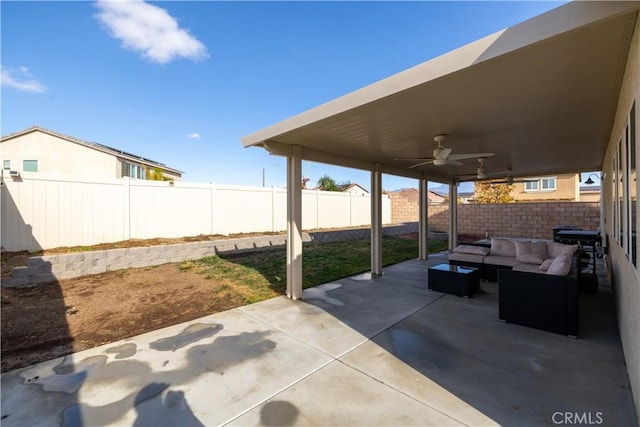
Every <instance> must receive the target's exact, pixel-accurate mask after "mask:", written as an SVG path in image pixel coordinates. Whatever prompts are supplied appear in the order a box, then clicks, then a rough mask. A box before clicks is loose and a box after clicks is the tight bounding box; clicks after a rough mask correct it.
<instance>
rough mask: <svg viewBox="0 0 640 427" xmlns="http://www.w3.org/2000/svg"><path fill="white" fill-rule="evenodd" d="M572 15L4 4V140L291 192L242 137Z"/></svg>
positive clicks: (361, 179)
mask: <svg viewBox="0 0 640 427" xmlns="http://www.w3.org/2000/svg"><path fill="white" fill-rule="evenodd" d="M562 3H563V2H541V1H540V2H479V1H478V2H337V1H335V2H207V1H197V2H170V1H163V2H146V3H145V2H142V1H135V2H128V3H123V2H84V1H76V2H7V1H3V2H2V3H1V4H0V8H1V10H0V12H1V32H2V33H1V36H2V42H1V43H2V46H1V47H2V113H1V134H2V135H6V134H9V133H12V132H15V131H18V130H21V129H24V128H27V127H30V126H33V125H40V126H43V127H46V128H49V129H52V130H55V131H58V132H62V133H65V134H68V135H72V136H75V137H78V138H81V139H85V140H89V141H95V142H100V143H102V144H106V145H109V146H113V147H117V148H120V149H122V150H125V151H128V152H132V153H135V154H138V155H140V156H144V157H147V158H150V159H153V160H156V161H159V162H162V163H165V164H167V165H168V166H171V167H174V168H177V169H179V170H182V171H184V172H185V174H184V180H185V181H193V182H216V183H219V184H236V185H262V179H263V169H264V171H265V174H264V175H265V177H266V185H268V186H270V185H276V186H284V185H285V182H286V179H285V166H284V165H285V160H284V159H283V158H281V157H275V156H269V155H268V154H267V153H266V151H264V150H263V149H259V148H248V149H246V148H243V147H242V144H241V143H240V139H241V138H242V137H243V136H246V135H248V134H250V133H253V132H255V131H257V130H259V129H262V128H264V127H267V126H269V125H272V124H274V123H276V122H279V121H281V120H284V119H286V118H288V117H290V116H292V115H294V114H297V113H300V112H302V111H305V110H307V109H309V108H312V107H314V106H317V105H319V104H322V103H324V102H326V101H329V100H331V99H333V98H336V97H338V96H341V95H344V94H346V93H349V92H351V91H354V90H356V89H359V88H361V87H363V86H365V85H368V84H370V83H373V82H375V81H377V80H379V79H382V78H384V77H388V76H390V75H392V74H395V73H397V72H399V71H402V70H404V69H406V68H409V67H411V66H414V65H416V64H419V63H421V62H424V61H427V60H429V59H431V58H434V57H436V56H438V55H440V54H443V53H446V52H448V51H450V50H452V49H455V48H457V47H460V46H462V45H465V44H467V43H469V42H472V41H474V40H476V39H478V38H481V37H484V36H486V35H489V34H491V33H494V32H496V31H499V30H501V29H503V28H506V27H509V26H511V25H514V24H517V23H519V22H521V21H524V20H526V19H529V18H532V17H534V16H536V15H539V14H541V13H543V12H546V11H548V10H551V9H553V8H555V7H558V6H559V5H561V4H562ZM303 173H304V174H305V175H306V176H308V177H309V178H310V180H311V183H312V184H313V183H315V182H316V181H317V180H318V178H320V177H321V176H322V175H324V174H328V175H330V176H331V177H333V178H334V179H335V180H336V181H338V182H343V181H347V180H348V181H351V182H358V183H360V184H362V185H363V186H364V187H366V188H368V187H369V179H370V177H369V173H367V172H363V171H357V170H353V169H344V168H337V167H331V166H328V165H323V164H318V163H310V162H304V165H303ZM416 185H417V182H416V181H415V180H409V179H402V178H397V177H392V176H387V175H385V176H384V177H383V187H384V188H385V189H386V190H394V189H398V188H402V187H415V186H416ZM461 191H469V188H468V187H465V188H461Z"/></svg>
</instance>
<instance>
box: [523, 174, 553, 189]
mask: <svg viewBox="0 0 640 427" xmlns="http://www.w3.org/2000/svg"><path fill="white" fill-rule="evenodd" d="M555 189H556V178H555V177H545V178H533V179H531V180H528V179H527V181H525V182H524V191H527V192H529V191H555Z"/></svg>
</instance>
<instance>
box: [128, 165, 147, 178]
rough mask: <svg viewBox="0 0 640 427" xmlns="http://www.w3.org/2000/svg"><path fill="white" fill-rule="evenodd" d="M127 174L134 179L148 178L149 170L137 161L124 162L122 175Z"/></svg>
mask: <svg viewBox="0 0 640 427" xmlns="http://www.w3.org/2000/svg"><path fill="white" fill-rule="evenodd" d="M125 176H128V177H129V178H134V179H147V170H146V169H145V167H144V166H140V165H137V164H135V163H127V162H122V177H123V178H124V177H125Z"/></svg>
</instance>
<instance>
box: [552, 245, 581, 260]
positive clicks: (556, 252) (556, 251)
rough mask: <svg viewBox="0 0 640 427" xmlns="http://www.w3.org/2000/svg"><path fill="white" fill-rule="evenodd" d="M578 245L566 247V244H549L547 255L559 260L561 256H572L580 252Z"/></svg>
mask: <svg viewBox="0 0 640 427" xmlns="http://www.w3.org/2000/svg"><path fill="white" fill-rule="evenodd" d="M578 247H579V246H578V245H565V244H564V243H558V242H548V243H547V253H548V254H549V257H551V258H557V257H559V256H560V255H569V256H572V255H573V254H575V253H576V252H577V251H578Z"/></svg>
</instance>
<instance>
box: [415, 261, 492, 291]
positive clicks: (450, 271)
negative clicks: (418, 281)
mask: <svg viewBox="0 0 640 427" xmlns="http://www.w3.org/2000/svg"><path fill="white" fill-rule="evenodd" d="M427 283H428V286H429V289H431V290H433V291H438V292H445V293H447V294H453V295H458V296H461V297H470V296H471V295H473V294H474V293H475V292H476V291H477V290H478V288H479V287H480V269H478V268H473V267H462V266H459V265H451V264H438V265H436V266H433V267H429V270H428V272H427Z"/></svg>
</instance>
